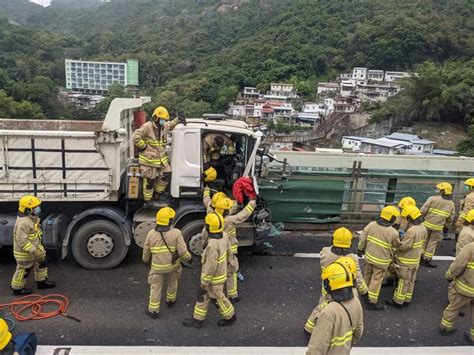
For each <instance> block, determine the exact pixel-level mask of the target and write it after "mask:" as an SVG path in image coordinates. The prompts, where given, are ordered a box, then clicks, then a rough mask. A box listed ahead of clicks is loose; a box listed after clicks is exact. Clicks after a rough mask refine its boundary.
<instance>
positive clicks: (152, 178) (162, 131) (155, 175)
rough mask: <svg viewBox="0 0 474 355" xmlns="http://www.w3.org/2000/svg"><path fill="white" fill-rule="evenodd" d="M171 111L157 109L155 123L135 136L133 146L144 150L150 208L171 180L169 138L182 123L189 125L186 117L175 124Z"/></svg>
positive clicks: (145, 192)
mask: <svg viewBox="0 0 474 355" xmlns="http://www.w3.org/2000/svg"><path fill="white" fill-rule="evenodd" d="M169 119H170V116H169V114H168V110H166V108H164V107H163V106H159V107H157V108H156V109H155V111H154V112H153V115H152V121H150V122H147V123H145V124H144V125H142V126H141V127H140V128H138V129H137V130H135V132H133V142H134V144H135V145H136V146H137V147H138V149H139V150H140V152H139V154H138V162H139V163H140V173H141V175H142V177H143V199H144V200H145V205H146V206H150V205H151V204H152V203H151V201H152V200H153V194H154V193H156V194H157V195H160V194H163V193H164V192H165V190H166V187H167V186H168V184H169V182H170V179H171V166H170V163H169V161H168V153H167V151H166V144H167V136H168V132H170V131H171V130H172V129H173V128H174V127H175V126H176V125H177V124H178V123H180V122H181V123H186V119H185V118H184V116H183V115H179V117H178V118H176V119H174V120H173V121H171V122H168V121H169Z"/></svg>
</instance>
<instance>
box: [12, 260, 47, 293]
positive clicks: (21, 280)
mask: <svg viewBox="0 0 474 355" xmlns="http://www.w3.org/2000/svg"><path fill="white" fill-rule="evenodd" d="M31 268H33V271H34V274H35V281H37V282H39V281H44V280H46V279H47V278H48V268H47V267H42V266H41V263H40V262H38V261H36V260H32V261H19V260H17V261H16V270H15V274H14V275H13V278H12V282H11V287H12V289H14V290H21V289H22V288H24V287H25V282H26V277H27V276H28V274H29V273H30V269H31Z"/></svg>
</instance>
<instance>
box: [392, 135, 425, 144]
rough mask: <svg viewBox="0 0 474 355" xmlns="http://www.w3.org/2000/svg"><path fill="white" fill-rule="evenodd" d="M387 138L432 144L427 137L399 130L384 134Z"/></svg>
mask: <svg viewBox="0 0 474 355" xmlns="http://www.w3.org/2000/svg"><path fill="white" fill-rule="evenodd" d="M386 138H388V139H395V140H398V141H405V142H410V143H413V144H433V143H434V142H433V141H430V140H428V139H423V138H422V137H420V136H418V135H415V134H407V133H399V132H394V133H392V134H390V135H388V136H386Z"/></svg>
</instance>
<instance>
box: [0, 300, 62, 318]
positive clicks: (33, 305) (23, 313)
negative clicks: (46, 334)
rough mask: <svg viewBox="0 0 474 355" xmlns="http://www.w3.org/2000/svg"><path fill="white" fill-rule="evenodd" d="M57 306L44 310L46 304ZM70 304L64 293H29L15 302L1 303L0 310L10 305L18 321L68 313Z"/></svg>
mask: <svg viewBox="0 0 474 355" xmlns="http://www.w3.org/2000/svg"><path fill="white" fill-rule="evenodd" d="M51 305H55V306H57V308H56V309H53V310H52V311H43V309H44V307H45V306H51ZM68 306H69V299H68V298H67V297H66V296H64V295H59V294H51V295H46V296H42V295H35V294H33V295H28V296H25V297H21V298H18V299H17V300H16V301H14V302H10V303H5V304H0V310H1V309H2V308H5V307H10V312H11V314H12V315H13V316H14V317H15V319H16V320H18V321H25V320H39V319H47V318H52V317H55V316H57V315H58V314H61V315H64V316H67V315H66V310H67V308H68Z"/></svg>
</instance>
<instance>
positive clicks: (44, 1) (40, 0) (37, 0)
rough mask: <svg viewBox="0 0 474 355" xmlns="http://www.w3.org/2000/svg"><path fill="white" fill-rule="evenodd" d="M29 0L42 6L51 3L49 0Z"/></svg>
mask: <svg viewBox="0 0 474 355" xmlns="http://www.w3.org/2000/svg"><path fill="white" fill-rule="evenodd" d="M30 2H34V3H36V4H39V5H42V6H48V5H49V4H50V3H51V0H30Z"/></svg>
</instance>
